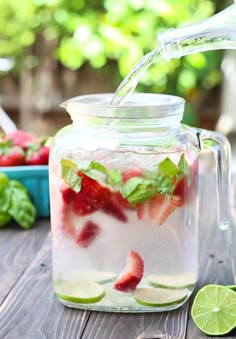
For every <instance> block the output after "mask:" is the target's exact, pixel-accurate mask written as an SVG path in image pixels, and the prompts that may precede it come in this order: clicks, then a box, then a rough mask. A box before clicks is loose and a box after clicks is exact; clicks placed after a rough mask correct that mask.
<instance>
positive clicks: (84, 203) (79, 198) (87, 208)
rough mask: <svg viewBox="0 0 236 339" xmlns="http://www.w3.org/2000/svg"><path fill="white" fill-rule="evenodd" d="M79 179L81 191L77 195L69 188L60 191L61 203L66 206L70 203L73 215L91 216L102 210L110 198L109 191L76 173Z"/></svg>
mask: <svg viewBox="0 0 236 339" xmlns="http://www.w3.org/2000/svg"><path fill="white" fill-rule="evenodd" d="M78 175H79V176H80V177H81V179H82V180H81V189H80V191H79V192H78V193H76V192H74V191H73V190H72V189H71V188H70V187H68V188H67V187H66V188H63V189H61V193H62V198H63V201H64V202H65V203H66V204H69V203H71V202H72V209H73V211H74V213H76V214H77V215H79V216H85V215H88V214H91V213H93V212H95V211H97V210H98V209H100V208H102V207H103V206H104V205H105V204H106V203H107V202H108V200H109V199H110V198H111V194H112V193H111V190H110V189H109V188H108V187H105V186H102V185H100V184H99V183H98V182H97V181H96V180H94V179H92V178H90V177H88V176H87V175H85V174H83V173H82V172H78Z"/></svg>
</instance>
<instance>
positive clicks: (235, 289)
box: [226, 285, 236, 292]
mask: <svg viewBox="0 0 236 339" xmlns="http://www.w3.org/2000/svg"><path fill="white" fill-rule="evenodd" d="M226 287H227V288H230V289H231V290H232V291H234V292H236V285H228V286H226Z"/></svg>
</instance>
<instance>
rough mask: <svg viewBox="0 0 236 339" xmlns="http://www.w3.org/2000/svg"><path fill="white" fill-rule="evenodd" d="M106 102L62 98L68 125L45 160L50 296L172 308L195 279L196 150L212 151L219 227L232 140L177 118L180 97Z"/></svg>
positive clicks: (102, 304) (107, 98)
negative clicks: (51, 280) (112, 103)
mask: <svg viewBox="0 0 236 339" xmlns="http://www.w3.org/2000/svg"><path fill="white" fill-rule="evenodd" d="M111 98H112V94H96V95H85V96H80V97H76V98H72V99H70V100H68V101H66V102H64V103H63V104H62V107H64V108H65V109H66V110H67V111H68V112H69V114H70V116H71V119H72V124H71V125H69V126H67V127H65V128H63V129H62V130H60V131H59V132H58V133H57V135H56V136H55V137H54V140H53V142H52V146H51V154H50V164H49V175H50V176H49V178H50V199H51V225H52V258H53V260H52V261H53V285H54V290H55V295H56V296H57V298H58V299H59V300H60V301H61V302H62V303H63V304H64V305H66V306H69V307H74V308H79V309H89V310H97V311H110V312H154V311H155V312H156V311H165V310H172V309H176V308H178V307H179V306H180V305H182V304H183V303H184V302H185V301H186V300H187V299H188V298H189V296H190V295H191V293H192V291H193V289H194V287H195V285H196V281H197V279H198V224H199V214H198V204H199V194H198V182H199V172H198V163H199V154H200V151H201V150H202V149H204V148H207V149H211V150H212V151H213V153H214V154H215V155H216V157H215V158H216V173H217V192H218V197H219V200H218V206H217V208H218V217H219V223H220V224H221V226H222V227H224V226H227V224H228V189H229V161H230V146H229V143H228V141H227V139H226V138H225V137H224V136H222V135H220V134H218V133H216V132H211V131H206V130H201V129H195V128H191V127H188V126H185V125H183V124H181V119H182V116H183V111H184V105H185V102H184V100H183V99H182V98H180V97H176V96H171V95H160V94H133V95H131V97H130V98H129V101H127V102H126V103H125V105H124V106H117V107H114V106H111V105H110V102H111ZM217 208H216V210H217Z"/></svg>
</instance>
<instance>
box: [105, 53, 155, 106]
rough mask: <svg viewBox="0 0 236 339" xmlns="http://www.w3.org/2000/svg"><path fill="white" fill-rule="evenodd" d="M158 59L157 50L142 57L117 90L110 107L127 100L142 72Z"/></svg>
mask: <svg viewBox="0 0 236 339" xmlns="http://www.w3.org/2000/svg"><path fill="white" fill-rule="evenodd" d="M159 58H160V50H159V49H158V48H157V49H155V50H153V51H152V52H150V53H148V54H146V55H144V57H143V58H142V59H140V60H139V61H138V62H137V64H136V65H135V66H134V67H133V68H132V69H131V71H130V72H129V73H128V75H127V76H126V77H125V79H124V80H123V81H122V82H121V84H120V85H119V87H118V88H117V90H116V92H115V94H114V96H113V98H112V101H111V105H112V106H119V105H121V104H122V102H124V101H125V100H126V99H127V97H128V95H129V94H131V93H132V92H133V91H134V89H135V87H136V86H137V84H138V82H139V80H140V78H141V77H142V75H143V74H144V72H145V71H146V70H147V69H148V68H149V67H150V66H151V65H152V64H153V63H154V62H155V61H157V60H158V59H159Z"/></svg>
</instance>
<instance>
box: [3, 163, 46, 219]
mask: <svg viewBox="0 0 236 339" xmlns="http://www.w3.org/2000/svg"><path fill="white" fill-rule="evenodd" d="M0 172H3V173H5V174H6V175H7V176H8V178H9V179H15V180H18V181H19V182H20V183H21V184H22V185H24V186H25V188H26V189H27V190H28V193H29V196H30V198H31V200H32V202H33V204H34V206H35V208H36V212H37V217H49V216H50V201H49V183H48V166H46V165H45V166H14V167H0Z"/></svg>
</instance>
